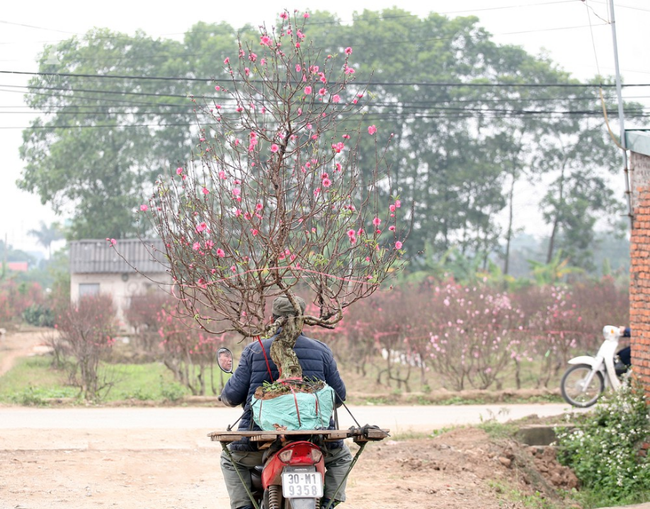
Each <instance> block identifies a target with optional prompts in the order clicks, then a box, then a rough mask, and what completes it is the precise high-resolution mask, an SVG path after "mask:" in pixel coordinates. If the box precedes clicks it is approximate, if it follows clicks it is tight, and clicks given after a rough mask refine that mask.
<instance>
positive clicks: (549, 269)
mask: <svg viewBox="0 0 650 509" xmlns="http://www.w3.org/2000/svg"><path fill="white" fill-rule="evenodd" d="M528 263H529V264H530V268H531V272H532V275H533V278H534V279H535V282H536V283H537V284H538V285H540V286H543V285H556V284H560V283H562V282H564V281H565V278H566V277H567V276H568V275H570V274H580V273H582V272H584V270H583V269H581V268H580V267H573V266H571V265H569V258H564V259H562V250H561V249H558V250H557V251H556V252H555V254H554V255H553V257H552V258H551V259H550V260H547V262H546V263H542V262H536V261H534V260H530V261H529V262H528Z"/></svg>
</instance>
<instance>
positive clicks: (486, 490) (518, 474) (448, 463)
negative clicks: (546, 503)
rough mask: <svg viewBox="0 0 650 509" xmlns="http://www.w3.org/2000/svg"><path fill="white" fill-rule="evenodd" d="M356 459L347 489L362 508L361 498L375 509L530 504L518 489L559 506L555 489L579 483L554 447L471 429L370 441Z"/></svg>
mask: <svg viewBox="0 0 650 509" xmlns="http://www.w3.org/2000/svg"><path fill="white" fill-rule="evenodd" d="M359 464H360V465H359V467H358V468H357V469H356V475H355V476H354V477H353V479H359V482H358V484H355V487H354V491H353V492H352V491H351V492H350V494H351V495H352V493H354V498H353V499H351V502H352V504H353V506H355V507H364V504H363V503H362V501H364V500H365V502H366V503H367V504H368V505H365V507H370V506H371V505H370V504H371V503H372V507H379V508H392V507H405V506H406V505H404V502H405V501H408V506H411V505H412V506H413V507H426V508H442V507H445V508H458V509H466V508H469V507H481V508H488V509H489V508H495V509H496V508H503V507H510V508H524V507H529V505H526V504H525V503H524V501H523V500H520V499H519V497H517V495H516V491H519V492H520V493H522V494H524V495H527V496H530V497H536V498H539V497H541V498H544V499H548V500H551V501H553V502H554V503H555V504H557V505H558V506H560V507H562V506H563V502H562V500H561V498H560V496H559V494H558V490H560V489H564V490H566V489H570V488H574V487H577V485H578V481H577V479H576V477H575V475H574V474H573V472H572V471H571V470H569V469H567V468H565V467H563V466H561V465H560V464H559V463H558V462H557V460H556V458H555V452H554V450H553V449H552V448H538V447H528V446H525V445H522V444H519V443H518V442H516V441H514V440H493V439H491V438H490V437H489V436H488V435H487V434H486V433H485V432H484V431H482V430H479V429H475V428H461V429H456V430H453V431H451V432H448V433H445V434H443V435H440V436H438V437H436V438H433V439H429V440H409V441H404V442H395V441H385V442H384V443H381V444H371V445H370V446H368V447H367V452H364V453H363V454H362V459H360V461H359ZM369 465H371V468H368V466H369ZM362 471H363V474H362ZM361 479H363V481H361ZM378 490H381V495H380V496H378V493H377V491H378Z"/></svg>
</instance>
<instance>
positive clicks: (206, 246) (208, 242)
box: [205, 240, 214, 249]
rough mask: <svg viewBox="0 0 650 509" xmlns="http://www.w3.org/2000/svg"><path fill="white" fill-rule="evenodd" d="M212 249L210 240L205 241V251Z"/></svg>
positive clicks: (212, 244) (212, 243) (212, 245)
mask: <svg viewBox="0 0 650 509" xmlns="http://www.w3.org/2000/svg"><path fill="white" fill-rule="evenodd" d="M213 247H214V242H212V241H211V240H206V241H205V248H206V249H212V248H213Z"/></svg>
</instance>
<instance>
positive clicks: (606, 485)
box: [558, 384, 650, 505]
mask: <svg viewBox="0 0 650 509" xmlns="http://www.w3.org/2000/svg"><path fill="white" fill-rule="evenodd" d="M649 417H650V416H649V413H648V406H647V404H646V401H645V397H644V392H643V389H642V388H641V387H640V385H638V384H631V385H630V384H626V385H624V386H623V387H621V389H620V390H618V391H616V392H612V393H610V394H608V395H606V396H605V397H603V398H602V403H600V404H598V405H597V406H596V408H595V410H594V412H593V413H590V414H585V415H584V416H583V417H582V418H581V420H580V421H579V422H578V426H577V428H575V429H573V430H564V431H561V432H559V433H558V448H559V452H560V454H559V459H560V461H561V462H562V463H563V464H565V465H567V466H569V467H571V468H572V469H573V470H574V471H575V473H576V476H577V477H578V479H579V480H580V482H581V483H582V485H583V487H585V488H587V489H588V490H589V491H590V492H591V494H590V496H591V497H592V498H593V499H597V500H598V503H599V504H601V503H602V504H603V505H610V504H617V505H618V504H621V503H625V504H630V503H636V502H644V501H648V500H650V458H649V457H648V456H647V455H646V453H645V451H643V450H642V449H641V448H642V447H643V445H644V444H646V443H647V442H648V441H649V440H650V421H649Z"/></svg>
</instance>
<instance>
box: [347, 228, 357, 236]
mask: <svg viewBox="0 0 650 509" xmlns="http://www.w3.org/2000/svg"><path fill="white" fill-rule="evenodd" d="M355 235H356V233H355V232H354V230H348V237H354V236H355Z"/></svg>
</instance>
